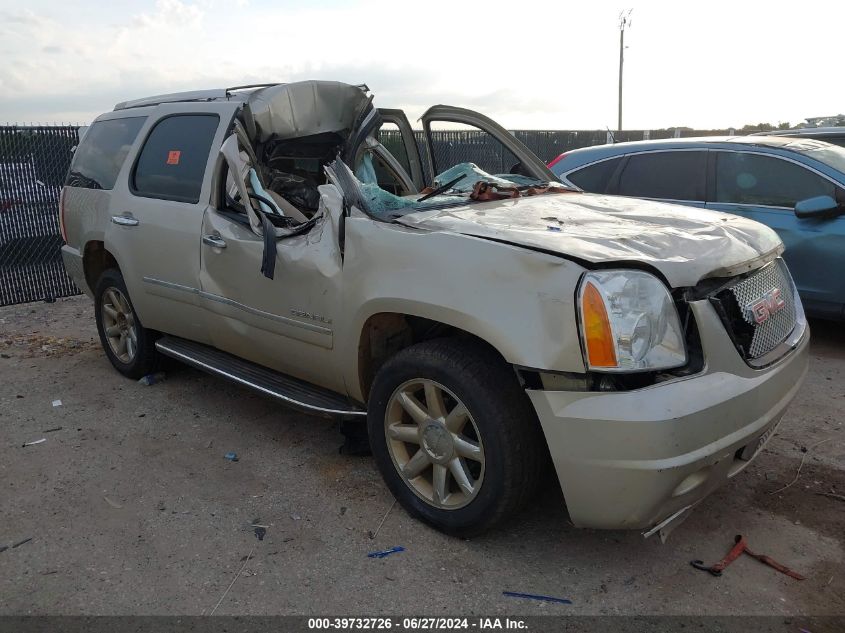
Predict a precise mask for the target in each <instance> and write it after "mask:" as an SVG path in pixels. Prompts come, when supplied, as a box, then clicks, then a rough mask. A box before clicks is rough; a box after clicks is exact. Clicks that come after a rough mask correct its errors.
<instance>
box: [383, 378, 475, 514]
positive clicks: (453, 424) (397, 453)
mask: <svg viewBox="0 0 845 633" xmlns="http://www.w3.org/2000/svg"><path fill="white" fill-rule="evenodd" d="M384 425H385V428H384V433H385V437H386V439H387V450H388V453H390V457H391V459H392V460H393V465H394V466H395V467H396V470H397V471H398V472H399V474H400V475H401V476H402V479H403V480H404V481H405V483H406V484H407V485H408V487H409V488H410V489H411V490H412V491H413V492H414V493H415V494H416V495H417V496H418V497H420V498H421V499H422V500H423V501H425V502H426V503H428V504H430V505H432V506H434V507H436V508H440V509H444V510H454V509H457V508H461V507H463V506H465V505H467V504H468V503H469V502H470V501H472V500H473V499H474V498H475V497H476V495H478V491H479V490H480V489H481V484H482V482H483V480H484V464H485V458H484V446H483V444H482V442H481V434H480V433H479V431H478V427H477V426H476V424H475V422H474V421H473V419H472V416H471V415H470V414H469V411H468V410H467V408H466V406H465V405H464V404H463V402H461V401H460V400H459V399H458V398H457V397H456V396H455V394H453V393H452V392H451V391H449V390H448V389H446V387H444V386H443V385H441V384H439V383H437V382H435V381H433V380H427V379H423V378H419V379H415V380H409V381H407V382H405V383H403V384H401V385H399V387H397V389H396V390H395V391H394V392H393V395H391V396H390V400H389V401H388V403H387V411H386V413H385V420H384Z"/></svg>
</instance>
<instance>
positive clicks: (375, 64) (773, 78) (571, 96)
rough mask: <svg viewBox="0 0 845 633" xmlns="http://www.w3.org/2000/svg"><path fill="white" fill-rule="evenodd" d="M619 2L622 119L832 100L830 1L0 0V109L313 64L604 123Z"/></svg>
mask: <svg viewBox="0 0 845 633" xmlns="http://www.w3.org/2000/svg"><path fill="white" fill-rule="evenodd" d="M626 7H633V9H634V11H633V15H632V18H633V25H632V27H631V29H630V30H629V31H628V32H627V33H626V44H627V45H628V48H627V50H626V51H625V55H626V58H625V110H624V127H625V128H628V129H644V128H645V129H656V128H661V127H673V126H680V125H685V126H689V127H694V128H698V129H702V128H726V127H730V126H735V127H741V126H742V125H743V124H746V123H756V122H760V121H765V122H771V123H775V122H778V121H789V122H791V123H792V124H793V125H794V124H795V123H797V122H799V121H801V120H803V119H804V118H805V117H808V116H819V115H830V114H838V113H840V112H842V111H843V110H845V80H843V78H842V69H841V63H840V60H841V58H842V49H843V25H845V20H843V19H842V18H843V17H845V2H843V1H841V0H837V1H829V2H814V1H812V0H804V1H803V2H788V3H787V2H773V1H771V0H770V1H768V2H756V1H744V0H743V1H738V0H733V1H731V2H723V1H721V0H710V1H708V2H684V1H681V0H673V1H668V2H664V1H660V0H620V1H619V2H604V1H598V0H593V2H566V1H564V0H558V1H557V2H534V1H533V0H508V2H495V1H487V2H478V3H474V2H473V3H471V2H463V1H460V0H447V1H441V0H425V1H421V2H408V1H404V0H385V1H382V0H372V1H370V0H348V1H346V0H330V1H323V2H319V3H317V2H314V3H306V2H289V1H286V0H240V1H230V2H223V1H221V0H144V1H142V0H138V1H135V2H129V1H126V0H74V1H72V2H67V1H65V2H58V1H56V0H53V1H47V0H25V1H24V0H0V122H2V123H5V122H7V121H8V122H19V123H23V122H26V123H29V122H44V123H47V122H49V123H53V122H77V123H87V122H89V121H90V120H91V119H92V118H93V117H95V116H96V115H97V114H99V113H100V112H102V111H104V110H110V109H112V107H113V106H114V104H115V103H116V102H118V101H123V100H126V99H133V98H138V97H142V96H147V95H152V94H160V93H165V92H174V91H180V90H193V89H200V88H219V87H226V86H231V85H236V84H245V83H256V82H268V81H282V82H285V81H293V80H298V79H309V78H316V79H337V80H340V81H347V82H350V83H360V82H365V83H367V84H368V85H369V86H370V88H371V89H372V90H373V92H374V93H375V95H376V104H377V105H381V106H384V107H400V108H404V109H405V110H406V111H407V112H408V114H409V116H412V117H413V118H414V119H416V118H417V117H418V116H419V115H420V114H421V113H422V111H423V110H424V109H425V108H426V107H427V106H429V105H432V104H435V103H448V104H451V105H460V106H465V107H470V108H474V109H477V110H481V111H483V112H484V113H486V114H488V115H490V116H492V117H493V118H495V119H497V120H498V121H499V122H500V123H502V124H503V125H505V126H506V127H508V128H511V129H531V128H534V129H595V128H604V127H605V126H610V127H611V128H615V125H616V105H617V103H616V90H617V84H616V81H617V71H618V66H617V65H618V55H619V50H618V46H619V30H618V15H619V12H620V9H622V8H626ZM803 25H806V26H803Z"/></svg>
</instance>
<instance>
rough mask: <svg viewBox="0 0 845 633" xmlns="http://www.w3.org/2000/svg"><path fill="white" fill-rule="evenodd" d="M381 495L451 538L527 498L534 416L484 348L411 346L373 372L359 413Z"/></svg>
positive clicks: (534, 448)
mask: <svg viewBox="0 0 845 633" xmlns="http://www.w3.org/2000/svg"><path fill="white" fill-rule="evenodd" d="M367 416H368V417H367V422H368V430H369V435H370V445H371V447H372V451H373V455H374V456H375V459H376V462H377V464H378V466H379V469H380V471H381V473H382V476H383V477H384V479H385V481H386V483H387V485H388V487H389V488H390V490H391V492H393V494H394V496H395V497H396V498H397V499H398V500H399V502H400V503H401V504H402V506H403V507H404V508H405V509H406V510H407V511H408V512H409V513H411V514H412V515H414V516H416V517H417V518H420V519H422V520H424V521H426V522H427V523H429V524H431V525H432V526H434V527H436V528H438V529H440V530H442V531H444V532H447V533H449V534H455V535H460V536H469V535H472V534H477V533H479V532H482V531H484V530H487V529H489V528H490V527H492V526H493V525H495V524H496V523H498V522H500V521H501V520H503V519H506V518H508V517H510V516H512V515H513V514H515V513H516V512H517V511H518V510H519V509H520V507H521V506H522V504H523V503H525V502H526V501H527V500H528V499H530V498H531V497H532V494H533V492H534V490H535V488H536V486H537V483H538V480H539V474H540V471H541V468H542V464H543V456H544V455H545V449H544V446H543V439H542V434H541V432H540V429H539V424H538V422H537V419H536V416H535V414H534V411H533V408H532V407H531V404H530V402H529V400H528V397H527V396H526V394H525V392H524V391H523V390H522V388H521V387H520V386H519V384H518V382H517V380H516V376H515V375H514V373H513V370H512V368H510V367H509V366H508V365H507V364H506V363H505V362H504V360H503V359H502V358H501V357H500V356H498V354H496V353H495V352H494V351H493V350H491V349H489V348H487V347H485V346H483V345H482V344H480V343H477V342H475V341H469V340H464V339H458V338H454V339H452V338H448V339H437V340H433V341H427V342H424V343H419V344H417V345H414V346H412V347H409V348H407V349H405V350H402V351H401V352H399V353H398V354H397V355H396V356H394V357H393V358H391V359H390V360H389V361H387V362H386V363H385V364H384V365H383V366H382V367H381V369H380V370H379V372H378V374H377V375H376V378H375V380H374V382H373V386H372V389H371V391H370V398H369V408H368V414H367Z"/></svg>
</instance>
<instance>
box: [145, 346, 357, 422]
mask: <svg viewBox="0 0 845 633" xmlns="http://www.w3.org/2000/svg"><path fill="white" fill-rule="evenodd" d="M156 349H157V350H158V351H159V352H160V353H162V354H164V355H165V356H170V357H171V358H175V359H176V360H178V361H181V362H183V363H185V364H186V365H190V366H191V367H195V368H196V369H199V370H201V371H205V372H208V373H209V374H213V375H215V376H222V377H223V378H227V379H229V380H231V381H233V382H236V383H238V384H241V385H244V386H245V387H249V388H251V389H254V390H256V391H259V392H261V393H263V394H265V395H268V396H271V397H273V398H275V399H276V400H279V401H281V402H283V403H284V404H286V405H288V406H290V407H293V408H295V409H300V410H302V411H306V412H308V413H313V414H317V415H323V416H328V417H334V416H365V415H367V412H366V411H364V410H363V409H360V408H358V407H356V406H354V405H352V404H351V403H350V402H349V401H348V400H346V399H345V398H344V397H343V396H341V395H340V394H337V393H334V392H333V391H329V390H328V389H323V388H322V387H317V386H315V385H312V384H310V383H307V382H305V381H304V380H299V379H297V378H292V377H291V376H286V375H285V374H282V373H279V372H277V371H273V370H272V369H267V368H266V367H262V366H261V365H258V364H256V363H251V362H249V361H247V360H244V359H242V358H238V357H237V356H233V355H232V354H227V353H226V352H221V351H220V350H219V349H216V348H214V347H210V346H208V345H202V344H201V343H194V342H193V341H188V340H186V339H182V338H177V337H175V336H164V337H162V338H160V339H159V340H158V341H156Z"/></svg>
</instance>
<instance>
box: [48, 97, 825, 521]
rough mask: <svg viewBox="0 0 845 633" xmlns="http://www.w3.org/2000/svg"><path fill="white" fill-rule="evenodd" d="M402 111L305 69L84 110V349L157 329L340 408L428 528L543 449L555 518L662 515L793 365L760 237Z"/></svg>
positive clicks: (257, 383) (121, 349)
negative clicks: (467, 138)
mask: <svg viewBox="0 0 845 633" xmlns="http://www.w3.org/2000/svg"><path fill="white" fill-rule="evenodd" d="M422 122H423V131H422V132H421V133H420V132H418V133H415V132H414V131H412V129H411V127H410V125H409V124H408V120H407V118H406V117H405V115H404V114H403V113H402V112H401V111H399V110H380V109H377V108H375V107H373V105H372V97H371V96H370V95H369V91H368V89H367V88H366V86H351V85H346V84H341V83H336V82H322V81H309V82H301V83H293V84H277V85H262V86H247V87H238V88H230V89H225V90H222V89H221V90H213V91H205V92H193V93H180V94H174V95H166V96H161V97H152V98H148V99H141V100H138V101H131V102H126V103H121V104H119V105H117V106H116V107H115V109H114V111H112V112H108V113H106V114H103V115H102V116H100V117H98V118H97V120H96V121H95V122H94V123H93V124H92V126H91V127H90V128H89V129H88V130H87V133H86V134H85V135H84V137H83V139H82V141H81V143H80V145H79V147H78V149H77V150H76V153H75V156H74V159H73V163H72V166H71V169H70V173H69V175H68V179H67V183H66V186H65V187H64V190H63V192H62V197H61V209H60V215H61V224H62V231H63V237H64V239H65V242H66V245H65V246H64V247H63V248H62V254H63V257H64V262H65V266H66V268H67V270H68V272H69V273H70V275H71V276H72V277H73V279H74V280H75V282H76V283H77V284H78V285H79V287H80V288H82V289H83V290H84V291H85V292H86V293H88V294H89V295H90V296H91V297H92V298H93V299H94V301H95V314H96V321H97V328H98V330H99V333H100V337H101V339H102V343H103V348H104V350H105V353H106V355H107V356H108V358H109V360H110V361H111V362H112V364H113V365H114V367H115V368H116V369H117V370H118V371H120V372H121V373H123V374H125V375H126V376H129V377H136V378H137V377H139V376H142V375H144V374H146V373H147V372H150V371H151V370H153V368H154V367H155V365H156V362H157V360H158V358H159V357H160V355H166V356H170V357H173V358H176V359H179V360H180V361H183V362H185V363H187V364H189V365H192V366H194V367H197V368H199V369H202V370H204V371H208V372H211V373H213V374H216V375H218V376H222V377H225V378H228V379H230V380H233V381H235V382H236V383H239V384H241V385H244V386H247V387H251V388H253V389H257V390H258V391H260V392H262V393H264V394H266V395H268V396H270V397H274V398H277V399H278V400H279V401H281V402H282V403H284V404H287V405H291V406H295V407H299V408H301V409H304V410H306V411H310V412H313V413H317V414H322V415H329V416H340V417H344V418H359V419H361V420H364V419H366V422H367V428H368V434H369V440H370V444H371V447H372V451H373V454H374V456H375V459H376V461H377V463H378V466H379V468H380V470H381V472H382V474H383V476H384V479H385V481H386V482H387V485H388V486H389V488H390V490H391V491H392V492H393V494H394V495H395V496H396V498H397V499H398V500H399V502H400V503H401V504H402V505H403V506H404V507H405V508H406V509H407V510H408V512H410V513H411V514H412V515H414V516H416V517H419V518H420V519H422V520H424V521H427V522H428V523H430V524H431V525H434V526H436V527H437V528H439V529H441V530H443V531H445V532H448V533H452V534H461V535H467V534H472V533H477V532H479V531H481V530H483V529H486V528H489V527H491V526H492V525H494V524H496V523H498V522H500V521H501V520H503V519H505V518H507V517H509V516H512V515H514V514H515V513H517V512H518V510H519V508H520V507H521V506H522V505H523V504H524V503H525V502H526V501H528V500H530V499H531V493H532V492H533V491H534V490H535V488H536V487H537V485H538V483H539V481H540V479H541V478H542V477H543V476H545V475H546V474H547V473H550V472H551V471H550V470H547V469H544V465H545V464H546V463H547V462H548V459H549V457H550V458H551V461H552V463H553V464H554V469H555V471H556V473H557V477H558V479H559V481H560V485H561V488H562V490H563V495H564V497H565V500H566V505H567V508H568V511H569V514H570V516H571V519H572V522H573V523H574V524H575V525H577V526H587V527H594V528H638V529H643V530H646V531H647V532H646V533H647V534H652V533H655V532H658V531H660V532H661V533H662V534H664V535H665V534H666V533H668V530H669V529H670V528H671V527H673V526H674V525H676V524H677V523H678V522H679V521H680V520H681V519H682V518H683V517H684V516H686V514H687V513H688V511H689V510H690V509H691V508H692V507H693V506H694V505H696V504H697V503H699V502H700V501H701V500H702V499H703V498H704V497H705V496H706V495H707V494H708V493H710V492H711V491H713V490H714V489H715V488H716V487H718V486H720V485H721V484H723V483H725V482H726V481H727V480H728V479H730V478H731V477H733V476H734V475H736V474H737V473H739V472H740V471H741V470H742V469H743V468H744V467H745V466H746V465H747V464H748V462H749V460H751V459H752V458H753V457H754V456H755V455H756V454H757V453H758V452H759V450H760V448H761V447H762V446H763V444H764V443H765V442H766V440H767V439H768V438H769V437H770V436H771V434H772V433H773V431H774V430H775V428H776V427H777V424H778V422H779V420H780V419H781V416H782V415H783V412H784V410H785V409H786V407H787V405H788V404H789V402H790V401H791V400H792V398H793V397H794V395H795V393H796V391H797V390H798V388H799V386H800V385H801V382H802V379H803V377H804V374H805V372H806V368H807V356H808V354H807V345H808V339H809V332H808V328H807V324H806V321H805V319H804V315H803V311H802V308H801V302H800V300H799V299H798V296H797V294H796V293H795V287H794V285H793V283H792V279H791V277H790V275H789V272H788V270H787V268H786V266H785V265H784V262H783V260H782V259H781V258H780V253H781V251H782V250H783V246H782V244H781V242H780V240H779V239H778V237H777V236H776V235H775V233H774V232H773V231H771V230H770V229H768V228H766V227H765V226H762V225H760V224H757V223H755V222H752V221H750V220H747V219H744V218H740V217H735V216H731V215H726V214H722V213H715V212H706V211H701V210H696V209H690V208H684V207H678V206H670V205H665V204H659V203H656V202H650V201H641V200H633V199H625V198H610V197H604V196H599V195H591V194H585V193H580V192H575V191H572V190H569V189H566V188H565V187H563V186H562V185H560V183H559V182H558V181H557V180H556V179H555V177H554V175H553V174H552V173H551V172H550V171H549V170H548V169H547V168H546V167H545V165H544V164H543V162H542V161H541V160H539V159H538V158H537V157H536V156H535V155H534V154H532V153H531V152H530V151H529V150H528V149H527V148H526V147H525V146H524V145H523V144H522V143H520V142H519V141H518V140H517V139H516V138H515V137H514V136H513V135H511V134H509V133H508V132H506V131H505V130H504V129H503V128H501V127H500V126H499V125H497V124H495V123H494V122H492V121H491V120H489V119H488V118H486V117H484V116H482V115H480V114H477V113H474V112H471V111H468V110H463V109H460V108H454V107H447V106H435V107H433V108H431V109H430V110H428V111H427V112H426V113H425V115H424V116H423V117H422ZM434 125H445V126H447V127H449V128H453V127H456V126H459V125H460V126H464V127H467V126H470V127H472V128H475V129H477V130H478V131H479V132H478V134H477V135H476V136H474V137H473V138H481V139H483V142H482V143H479V144H478V145H479V147H480V148H481V150H482V151H481V152H480V154H479V156H478V158H477V159H476V161H475V162H474V163H468V162H458V161H452V162H453V163H457V164H438V163H443V162H444V161H445V160H448V156H449V155H450V153H457V151H458V150H462V149H466V148H460V147H455V146H447V147H444V146H442V145H441V146H436V145H435V144H434V143H433V135H432V129H433V127H434ZM418 141H419V143H418ZM388 147H390V148H391V149H388ZM444 156H445V157H447V158H444ZM423 157H424V158H423Z"/></svg>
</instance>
